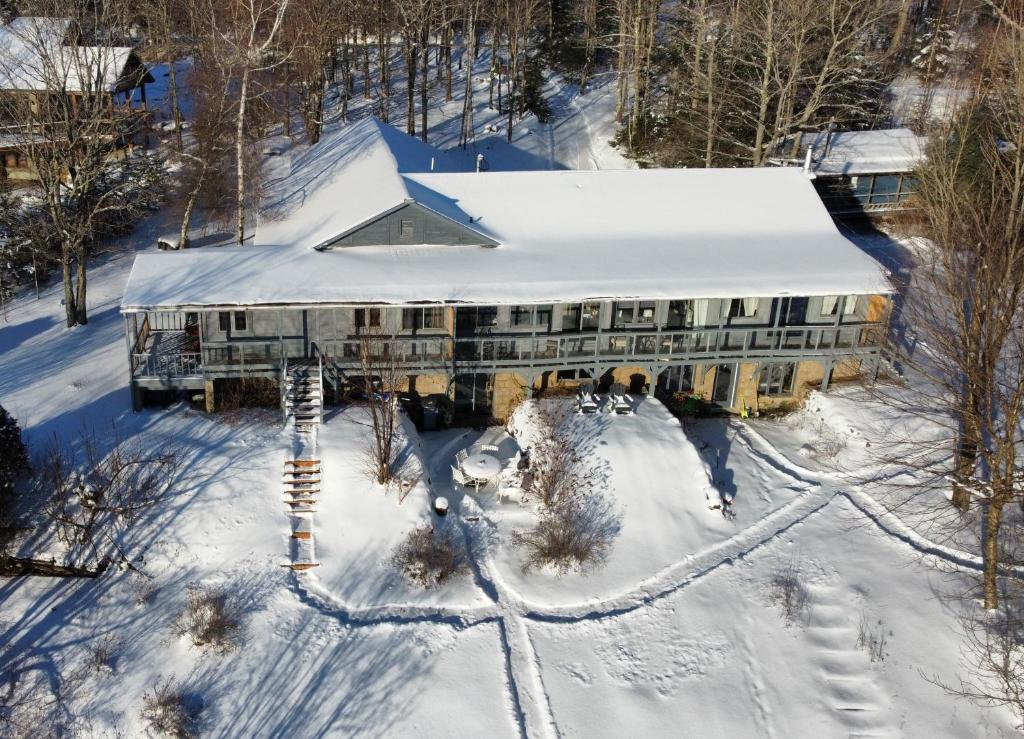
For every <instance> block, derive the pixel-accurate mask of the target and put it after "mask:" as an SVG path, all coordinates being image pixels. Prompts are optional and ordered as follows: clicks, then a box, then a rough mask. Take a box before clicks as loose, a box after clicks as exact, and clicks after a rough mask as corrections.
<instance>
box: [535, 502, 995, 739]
mask: <svg viewBox="0 0 1024 739" xmlns="http://www.w3.org/2000/svg"><path fill="white" fill-rule="evenodd" d="M837 536H841V537H842V540H841V543H840V542H837ZM792 562H796V563H797V567H798V569H799V572H800V580H801V582H802V583H803V586H804V587H805V588H806V592H807V593H808V596H809V597H808V601H807V606H806V607H805V608H804V609H802V610H800V611H799V613H798V617H797V619H796V620H795V621H794V622H793V623H790V624H787V621H786V619H785V618H784V615H783V612H782V610H781V608H780V607H779V606H778V605H777V604H776V603H775V602H774V598H776V597H777V596H778V594H779V591H778V589H777V588H774V587H772V586H771V582H772V580H773V579H774V578H775V577H777V576H778V575H779V574H780V573H783V572H785V571H786V570H788V569H789V568H790V565H791V563H792ZM928 564H930V563H928V562H925V563H922V562H921V561H920V557H919V556H918V554H917V553H916V552H915V551H913V550H912V549H910V548H909V547H907V546H906V545H904V544H901V543H896V542H895V541H894V540H893V539H892V538H891V537H889V536H887V535H886V534H884V533H882V532H881V531H880V530H879V529H877V528H876V527H874V526H873V525H871V524H868V523H867V521H866V519H864V518H863V517H862V516H861V515H860V514H859V512H858V511H856V510H855V509H854V508H853V506H852V505H850V504H849V503H848V502H847V501H845V500H844V499H841V498H837V499H835V500H833V502H832V503H830V504H829V505H827V506H826V507H825V508H824V509H822V510H820V511H818V512H817V513H814V514H812V515H810V516H809V517H807V518H806V519H805V520H803V521H802V522H801V523H799V524H797V525H795V526H794V527H792V528H791V529H789V530H788V531H787V532H785V533H784V534H782V535H779V536H777V537H775V538H774V539H772V540H771V541H770V542H768V543H766V544H765V545H763V546H760V547H759V548H757V549H756V550H754V551H752V552H749V553H748V554H747V555H746V556H744V557H741V558H739V559H736V560H733V561H731V562H727V563H726V564H725V565H723V566H721V567H718V568H716V569H714V570H712V571H709V572H706V573H703V574H699V575H698V576H696V577H695V578H693V579H692V580H690V581H688V583H687V584H684V585H682V586H681V587H679V588H678V589H675V590H673V591H672V592H669V593H667V594H666V595H665V597H663V598H662V599H660V600H658V601H656V602H654V603H652V604H650V605H648V606H646V607H637V608H634V609H631V610H630V611H629V612H628V613H625V614H623V615H610V616H607V617H602V616H600V615H595V616H593V617H584V618H582V619H580V620H578V621H576V622H574V623H569V624H566V623H535V624H533V625H531V627H530V634H531V636H532V638H533V641H534V644H535V646H536V648H537V652H538V657H539V661H540V664H541V665H542V668H541V669H542V673H543V680H544V685H545V687H546V688H547V691H548V694H549V696H550V698H551V710H552V713H553V715H554V719H555V722H556V723H557V724H558V726H560V727H564V733H565V734H566V735H569V736H597V735H601V736H614V735H620V736H621V735H622V734H624V733H627V732H638V733H640V734H645V735H651V736H680V735H685V736H720V737H739V736H744V737H753V736H765V737H787V736H792V737H795V736H807V737H811V736H820V737H841V736H842V737H846V736H893V737H895V736H906V737H938V736H948V737H954V736H960V737H966V736H972V737H997V736H1008V735H1010V734H1011V732H1012V723H1011V719H1010V717H1009V716H1007V715H1006V714H1005V713H1002V712H999V711H992V710H989V709H984V708H980V707H977V706H973V705H970V704H967V703H964V702H960V701H956V700H954V699H952V698H950V697H949V696H947V695H946V694H945V693H944V692H943V690H942V689H941V688H939V687H937V686H935V685H934V684H932V683H930V682H929V678H933V677H934V676H936V675H939V676H943V677H944V679H947V680H948V679H951V676H952V675H954V674H955V673H956V671H957V670H958V669H959V664H958V649H959V635H958V634H957V633H956V632H955V630H954V626H955V622H954V620H953V613H954V612H955V610H956V604H955V603H954V604H950V603H948V602H946V601H944V600H943V599H942V596H941V594H942V593H950V592H955V591H956V589H957V587H958V585H959V584H960V583H959V582H958V580H957V578H955V577H951V576H950V575H948V574H941V573H938V572H936V571H935V570H934V569H931V568H930V567H928V566H927V565H928ZM862 618H863V619H864V620H865V622H866V623H867V625H868V630H869V637H870V636H874V637H877V636H882V637H884V647H882V648H881V650H880V651H881V653H882V658H881V659H879V660H876V661H872V660H871V658H870V657H869V654H868V651H867V649H866V648H864V647H862V646H858V636H859V631H860V623H861V619H862Z"/></svg>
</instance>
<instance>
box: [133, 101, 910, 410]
mask: <svg viewBox="0 0 1024 739" xmlns="http://www.w3.org/2000/svg"><path fill="white" fill-rule="evenodd" d="M293 156H294V158H293V161H292V162H291V166H290V170H289V172H288V174H287V175H286V176H284V177H282V178H280V179H278V180H277V181H275V182H274V184H273V192H274V195H273V197H272V199H271V203H270V205H269V207H268V208H267V209H266V210H265V212H264V215H263V217H262V218H261V221H260V223H259V224H258V226H257V229H256V235H255V239H254V245H253V246H245V247H220V248H206V249H199V250H184V251H180V252H171V253H150V254H143V255H139V256H138V257H137V258H136V261H135V265H134V267H133V269H132V273H131V276H130V278H129V280H128V285H127V287H126V290H125V295H124V299H123V302H122V306H121V310H122V313H123V314H124V316H125V323H126V330H127V341H128V347H129V362H130V369H131V372H130V377H131V380H130V381H131V386H132V390H133V400H134V403H135V404H136V407H139V406H141V405H142V404H144V403H145V402H146V400H147V394H149V393H151V392H154V391H157V392H160V391H166V390H169V389H170V390H175V389H181V388H186V389H190V390H192V391H200V392H204V393H205V396H206V404H207V407H208V408H209V409H211V410H212V409H214V408H215V407H216V406H217V398H218V397H219V395H220V394H221V393H222V392H224V391H226V390H229V389H231V385H232V384H234V383H237V382H238V380H239V378H242V377H262V378H266V379H267V380H269V381H271V382H275V383H276V382H279V381H280V380H281V378H282V376H283V369H284V367H285V363H286V362H287V363H288V366H294V365H295V364H296V363H306V362H311V363H312V366H313V367H314V368H317V371H319V368H320V367H321V366H322V368H323V369H322V373H323V384H324V385H325V387H326V389H327V390H328V391H329V392H328V394H332V393H330V391H331V390H334V391H336V390H338V389H339V388H340V387H341V386H343V385H344V384H345V383H346V381H348V380H350V379H351V378H352V377H353V376H355V375H358V374H360V372H361V370H360V352H361V349H362V338H363V337H364V336H367V335H371V336H372V337H373V341H374V346H375V347H377V348H376V349H375V350H374V351H376V352H379V353H380V354H384V353H386V354H387V355H388V356H390V357H395V358H397V359H398V361H399V363H400V364H401V366H402V367H403V368H404V371H405V372H406V373H407V375H408V378H409V379H408V387H407V389H408V391H409V395H411V396H412V397H413V398H416V397H423V396H427V395H433V394H445V395H447V396H449V397H450V398H451V400H452V401H453V402H454V404H455V407H456V410H457V412H460V413H462V414H465V415H466V416H473V417H489V418H496V419H503V418H505V417H506V416H507V414H508V412H509V410H510V407H511V405H512V404H513V403H514V402H515V400H516V399H517V398H518V397H521V396H522V395H523V394H528V393H530V392H531V391H536V390H540V389H544V388H551V387H553V386H557V385H560V384H561V385H569V386H571V385H572V384H573V383H575V382H577V381H578V380H580V379H582V378H593V379H594V380H596V381H598V382H600V383H601V384H604V385H607V384H609V383H610V382H612V381H618V382H623V383H625V384H627V385H629V386H631V388H632V390H633V392H648V393H654V392H655V391H656V390H658V389H660V390H662V391H665V392H692V393H694V394H698V395H700V396H702V397H703V398H705V399H706V400H707V401H708V402H709V403H711V404H713V405H715V406H718V407H719V408H721V409H725V410H729V411H739V410H740V409H742V408H743V407H745V406H746V407H754V408H764V407H768V406H772V405H777V404H779V403H782V402H791V401H795V400H798V399H800V398H801V397H802V395H803V394H804V392H805V391H806V390H807V388H809V387H812V386H820V387H822V388H827V387H828V385H829V383H830V382H831V381H832V380H834V379H837V378H850V377H854V376H856V375H857V374H858V373H860V372H864V371H867V372H872V371H874V370H875V369H876V368H877V364H878V362H879V351H880V344H881V341H882V335H883V327H884V323H885V321H886V318H887V313H888V305H889V297H888V296H889V294H890V292H891V289H890V286H889V283H888V281H887V279H886V275H885V274H884V273H883V270H882V269H881V268H880V267H879V265H878V264H877V263H876V262H874V261H873V260H872V259H871V258H870V257H868V256H867V255H866V254H864V253H863V252H861V251H860V250H859V249H858V248H857V247H856V246H855V245H854V244H853V243H851V242H850V241H849V240H847V239H846V238H844V237H843V236H842V235H841V234H840V233H839V232H838V231H837V229H836V227H835V225H834V224H833V222H832V219H831V218H830V217H829V215H828V213H827V212H826V211H825V209H824V207H823V206H822V204H821V201H820V200H819V199H818V197H817V195H816V193H815V191H814V188H813V187H812V185H811V183H810V181H809V180H808V178H807V176H806V175H805V174H804V173H803V172H802V171H801V170H799V169H797V168H770V169H728V170H716V169H707V170H698V169H672V170H657V169H647V170H640V169H638V170H619V171H609V170H605V171H538V172H488V173H465V172H453V171H451V169H452V167H451V164H450V162H449V161H448V159H447V157H446V156H445V154H444V153H442V152H440V151H439V150H437V149H434V148H432V147H429V146H427V145H425V144H423V143H421V142H419V141H417V140H415V139H412V138H410V137H408V136H406V135H405V134H402V133H400V132H398V131H397V130H396V129H394V128H393V127H390V126H388V125H386V124H383V123H380V122H379V121H377V120H376V119H372V118H367V119H364V120H362V121H360V122H358V123H354V124H349V125H347V126H344V127H341V128H335V129H334V130H328V131H326V132H325V134H324V137H323V139H322V140H321V142H320V143H319V144H317V145H316V146H313V147H310V148H307V149H300V150H298V153H296V154H294V155H293Z"/></svg>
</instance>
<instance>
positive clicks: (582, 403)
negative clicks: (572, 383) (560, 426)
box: [576, 382, 599, 414]
mask: <svg viewBox="0 0 1024 739" xmlns="http://www.w3.org/2000/svg"><path fill="white" fill-rule="evenodd" d="M576 405H577V406H578V407H579V409H580V413H588V414H589V413H597V411H598V410H599V406H598V403H597V397H596V396H595V395H594V383H592V382H585V383H583V384H581V385H580V387H579V390H577V391H576Z"/></svg>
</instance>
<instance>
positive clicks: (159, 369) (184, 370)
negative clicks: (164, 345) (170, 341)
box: [132, 352, 203, 378]
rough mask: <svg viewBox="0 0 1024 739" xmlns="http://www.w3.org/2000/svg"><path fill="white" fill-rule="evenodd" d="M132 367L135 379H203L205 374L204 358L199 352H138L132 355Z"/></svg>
mask: <svg viewBox="0 0 1024 739" xmlns="http://www.w3.org/2000/svg"><path fill="white" fill-rule="evenodd" d="M132 367H133V375H134V376H135V377H161V378H169V377H201V376H202V374H203V372H202V370H203V362H202V356H201V355H200V353H199V352H180V353H178V354H160V353H157V354H153V353H151V352H137V353H133V354H132ZM140 369H142V370H143V371H140Z"/></svg>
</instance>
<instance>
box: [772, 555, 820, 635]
mask: <svg viewBox="0 0 1024 739" xmlns="http://www.w3.org/2000/svg"><path fill="white" fill-rule="evenodd" d="M770 587H771V591H770V595H769V600H771V601H772V602H773V603H774V604H775V605H777V606H778V607H779V609H780V610H781V611H782V617H783V618H784V619H785V621H786V623H787V624H789V625H793V624H798V623H801V622H802V621H803V620H804V619H805V618H806V616H807V614H808V611H809V609H810V606H811V596H810V593H808V592H807V588H806V587H805V586H804V583H803V577H802V575H801V572H800V563H799V561H798V560H797V559H795V558H794V559H793V560H791V561H790V562H789V564H787V565H786V566H785V567H783V568H782V569H780V570H779V571H778V572H776V573H775V575H774V576H773V577H772V580H771V585H770Z"/></svg>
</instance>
